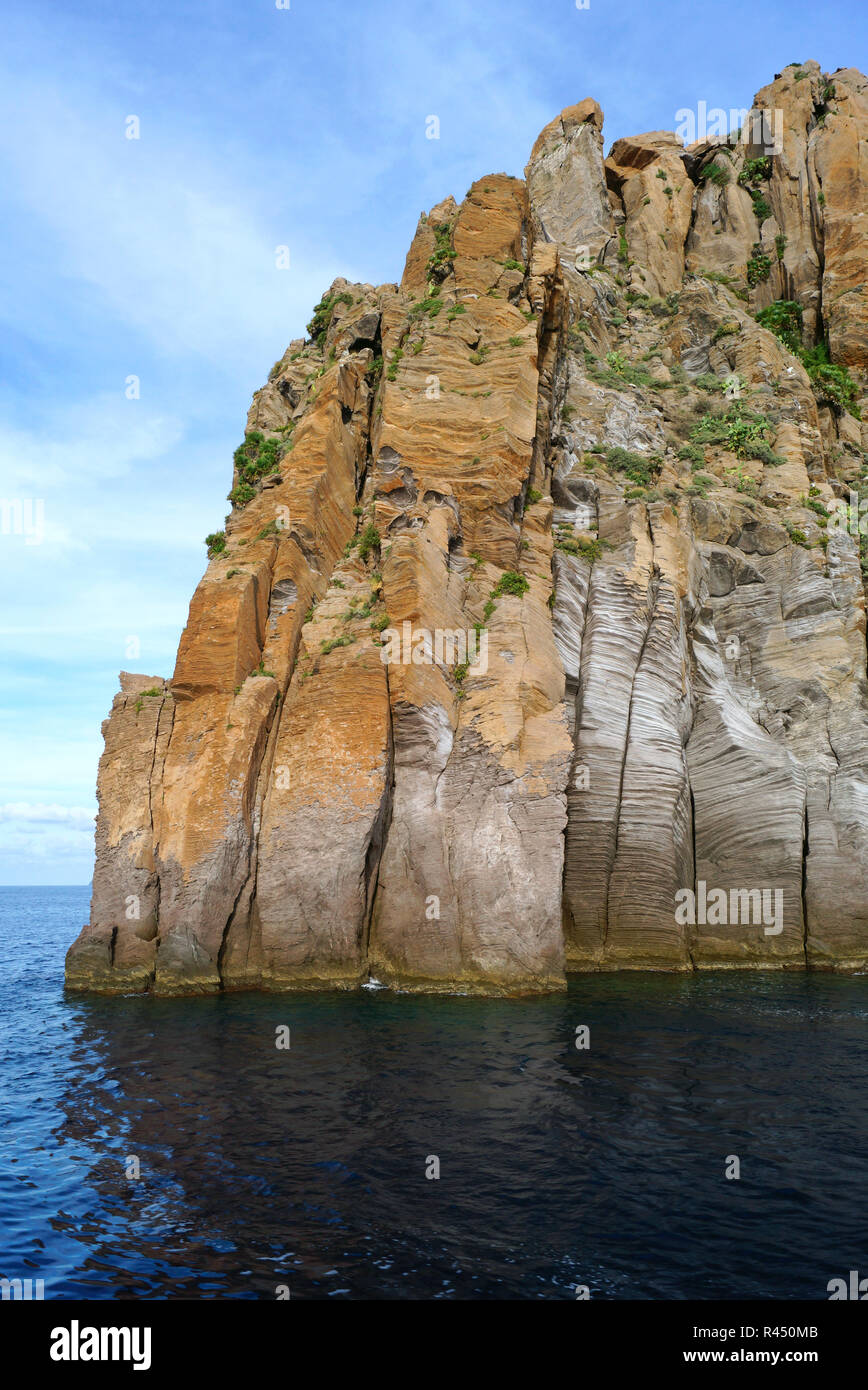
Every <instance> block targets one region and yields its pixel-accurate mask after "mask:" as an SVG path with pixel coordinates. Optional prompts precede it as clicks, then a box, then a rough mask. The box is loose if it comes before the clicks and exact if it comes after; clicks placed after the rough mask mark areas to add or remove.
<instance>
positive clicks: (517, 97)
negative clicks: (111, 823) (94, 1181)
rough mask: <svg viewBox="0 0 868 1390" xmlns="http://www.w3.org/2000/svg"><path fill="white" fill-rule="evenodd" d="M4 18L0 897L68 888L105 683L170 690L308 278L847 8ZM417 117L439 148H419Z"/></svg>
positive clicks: (0, 71) (186, 12) (827, 52)
mask: <svg viewBox="0 0 868 1390" xmlns="http://www.w3.org/2000/svg"><path fill="white" fill-rule="evenodd" d="M5 12H6V19H5V21H4V29H5V34H4V42H3V45H2V50H0V199H2V202H3V215H2V228H3V239H4V242H5V246H4V254H3V255H2V257H0V316H2V332H0V497H3V498H6V499H11V500H14V499H18V500H19V501H21V502H22V504H23V506H24V511H23V513H22V526H21V533H20V534H19V533H18V532H17V530H16V523H15V517H14V513H10V519H9V521H8V522H7V524H6V526H5V531H4V533H2V534H0V583H2V592H3V593H4V595H5V603H4V605H3V611H2V614H0V644H2V653H3V658H4V659H3V661H2V666H0V680H2V689H0V883H18V884H26V883H86V882H88V881H89V879H90V876H91V868H92V854H93V850H92V817H93V814H94V811H95V807H96V801H95V781H96V766H97V760H98V758H99V754H100V751H101V746H102V744H101V736H100V723H101V720H102V719H103V718H104V717H105V716H106V714H107V713H108V710H109V707H110V705H111V700H112V696H113V695H114V693H115V691H116V689H117V673H118V671H119V670H120V669H121V668H127V669H131V670H138V671H144V672H147V673H148V674H152V675H170V674H171V671H172V668H173V665H174V656H175V650H176V647H177V642H178V637H179V635H180V632H181V628H182V627H183V624H184V621H185V618H186V613H187V605H188V603H189V600H190V596H191V594H192V592H193V589H194V587H195V585H196V582H197V580H198V579H199V576H200V574H201V572H202V568H203V564H204V558H205V556H204V547H203V545H202V538H203V537H204V536H205V535H206V534H207V532H209V531H212V530H215V529H219V527H220V526H221V525H222V522H223V517H224V515H225V513H226V511H227V506H228V504H227V503H226V501H225V495H226V492H227V491H228V488H229V485H230V480H231V455H232V450H233V448H234V447H235V445H236V444H237V443H238V442H239V440H240V438H241V435H242V430H243V425H244V419H245V414H246V411H247V407H248V404H249V401H250V397H251V394H252V392H253V391H254V390H255V389H256V388H257V387H258V386H260V385H261V384H262V382H263V381H264V379H265V377H266V375H267V373H268V370H269V368H270V367H271V364H272V363H273V362H274V360H275V359H276V358H278V357H279V356H280V355H281V354H282V352H283V350H284V348H285V346H286V344H287V343H288V342H289V341H290V339H291V338H294V337H298V336H300V335H301V334H302V333H303V331H304V325H305V323H306V321H307V319H308V318H309V317H310V311H311V309H312V307H313V305H314V304H315V302H316V301H317V299H318V298H319V297H320V295H321V294H322V292H323V291H324V290H325V289H326V288H327V286H328V285H329V283H330V281H331V280H332V279H333V278H334V277H335V276H336V275H346V276H347V277H348V278H349V279H351V280H369V281H371V282H373V283H375V284H377V283H382V282H384V281H390V280H396V279H398V278H399V277H400V274H401V270H402V267H403V263H404V256H405V254H406V250H407V246H408V244H409V241H410V238H411V236H412V233H413V230H414V227H415V224H416V220H417V217H418V215H419V213H420V211H421V210H422V209H427V208H429V207H431V206H432V205H433V204H434V203H435V202H438V201H439V200H440V199H441V198H442V197H444V196H445V195H446V194H447V193H453V194H454V195H455V196H456V197H457V198H460V197H462V196H463V194H464V192H465V191H466V189H467V188H468V186H469V185H470V183H471V182H472V181H473V180H474V179H476V178H479V177H481V176H482V175H484V174H486V173H490V172H496V171H499V170H505V171H506V172H508V173H512V174H521V172H522V168H523V166H524V164H525V161H526V159H527V156H528V154H529V152H530V148H531V145H532V144H533V141H534V139H535V137H536V135H537V133H538V132H539V130H540V129H541V128H542V126H543V125H545V124H546V123H547V122H548V121H549V120H550V119H551V118H552V117H553V116H555V115H556V114H557V113H558V111H560V110H561V109H562V108H563V107H564V106H566V105H569V104H572V103H573V102H576V101H580V100H581V99H582V98H583V97H585V96H588V95H590V96H594V97H596V99H597V100H598V101H599V102H600V104H601V105H602V107H603V110H604V112H605V114H606V127H605V137H606V146H607V148H608V146H609V145H610V144H611V143H612V141H613V140H615V139H616V138H617V137H618V136H620V135H627V134H631V133H636V132H640V131H645V130H655V129H661V128H662V129H672V128H673V127H674V125H675V122H676V114H675V113H676V112H677V111H678V110H679V109H680V108H682V107H693V106H695V105H696V103H697V102H699V101H700V100H703V101H706V102H707V104H708V106H709V107H712V106H721V107H724V108H725V109H729V108H731V107H741V106H747V105H749V104H750V101H751V98H752V96H753V94H754V92H755V91H756V90H757V89H758V88H759V87H761V86H763V85H765V83H766V82H768V81H771V79H772V77H773V75H774V73H775V72H776V71H780V70H781V68H782V67H784V66H785V65H786V64H787V63H790V62H803V61H806V60H807V59H809V58H816V59H817V60H818V61H819V62H820V63H821V64H822V66H823V67H824V68H827V69H830V70H831V69H834V68H836V67H846V66H856V67H860V68H861V69H862V71H865V69H866V65H868V52H866V49H868V44H866V38H868V23H866V12H868V11H866V6H865V4H864V0H838V3H834V2H832V3H830V0H824V3H822V4H817V3H816V0H813V2H812V3H807V0H806V2H805V3H800V0H786V3H783V2H782V0H767V3H765V4H763V5H761V6H760V5H757V4H756V3H743V0H728V2H727V4H725V5H719V6H716V5H715V6H712V5H702V4H699V3H696V0H683V2H681V0H657V3H648V0H590V4H589V7H588V8H587V9H581V10H580V9H578V8H577V7H576V4H575V0H535V3H526V0H525V3H513V0H498V3H494V2H493V0H475V2H474V3H472V4H471V3H458V0H427V2H426V3H421V4H420V3H404V4H398V3H397V0H391V3H381V2H380V0H366V3H350V2H349V0H291V5H290V8H289V9H278V8H277V7H276V5H275V3H274V0H209V3H203V2H202V0H199V3H185V0H157V2H156V3H148V0H141V2H140V3H137V4H132V5H126V4H118V3H117V0H91V3H87V2H86V0H84V2H83V0H77V3H73V4H68V5H63V6H50V7H49V6H34V5H33V4H32V3H31V0H28V3H21V4H17V3H15V0H7V3H6V7H5ZM430 115H436V116H438V118H439V121H440V138H439V140H430V139H426V135H425V131H426V119H427V117H429V116H430ZM130 116H137V117H138V119H139V123H140V138H139V139H138V140H129V139H127V138H126V135H125V130H126V124H127V118H128V117H130ZM278 246H288V247H289V252H290V255H289V260H290V265H289V269H278V268H277V265H276V257H275V248H276V247H278ZM131 376H136V377H138V378H139V382H140V388H139V390H140V395H139V399H128V397H127V394H126V382H127V380H128V378H129V377H131ZM39 503H42V505H43V508H44V528H43V530H42V534H41V539H40V543H38V544H33V543H28V542H29V541H30V542H33V541H34V540H36V539H37V536H35V535H31V536H29V537H28V536H27V535H26V534H24V532H25V531H26V529H27V523H28V511H27V506H28V505H29V506H30V507H31V509H32V510H31V511H30V513H29V516H30V518H31V520H32V521H33V523H34V524H37V525H38V517H39V509H38V504H39ZM131 641H134V642H137V643H138V652H139V654H138V655H137V656H133V655H131V654H130V653H131V652H132V651H134V650H135V646H134V645H132V646H131V645H130V644H131Z"/></svg>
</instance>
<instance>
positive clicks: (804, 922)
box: [802, 785, 810, 970]
mask: <svg viewBox="0 0 868 1390" xmlns="http://www.w3.org/2000/svg"><path fill="white" fill-rule="evenodd" d="M808 835H809V830H808V788H807V785H806V786H805V808H804V812H803V819H802V952H803V954H804V958H805V969H806V970H807V968H808V855H809V853H810V844H809V839H808Z"/></svg>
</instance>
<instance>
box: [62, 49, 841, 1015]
mask: <svg viewBox="0 0 868 1390" xmlns="http://www.w3.org/2000/svg"><path fill="white" fill-rule="evenodd" d="M866 101H868V83H866V79H865V78H863V77H862V76H861V75H860V74H859V73H857V72H855V71H854V70H852V69H847V70H844V71H841V72H838V73H835V74H832V75H831V76H829V75H825V74H823V73H822V72H821V71H820V69H819V67H818V65H817V64H815V63H806V64H805V65H804V66H803V67H802V68H795V67H790V68H787V69H785V70H784V72H783V73H782V74H781V75H780V76H778V77H777V78H776V79H775V81H774V82H773V83H772V84H771V85H770V86H769V87H767V88H765V89H763V91H762V92H760V93H759V94H758V96H757V98H756V101H755V107H754V109H753V111H752V112H751V113H750V119H749V120H748V121H747V122H746V126H745V132H743V134H744V138H743V139H738V140H737V139H733V140H731V141H727V140H724V139H721V138H720V137H717V138H715V139H710V140H709V139H706V140H703V141H701V142H699V143H697V144H694V145H692V146H690V147H689V148H684V147H683V146H682V145H681V144H680V142H679V140H678V139H677V138H676V136H675V135H673V134H670V133H668V132H660V131H656V132H652V133H650V134H644V135H639V136H636V137H632V138H630V139H622V140H619V141H617V142H616V144H615V145H614V146H613V148H612V150H611V152H610V154H609V156H608V157H607V158H604V155H603V141H602V125H603V116H602V112H601V111H600V108H599V106H598V105H597V104H596V102H594V101H591V100H586V101H583V102H581V103H580V104H579V105H577V106H573V107H569V108H567V110H565V111H564V112H562V113H561V115H560V116H559V117H558V118H557V119H556V120H555V121H553V122H552V123H551V124H550V125H549V126H547V127H546V129H545V130H544V131H543V132H542V134H541V135H540V137H539V139H538V140H537V142H536V145H535V146H534V149H533V151H532V154H531V158H530V162H529V164H528V167H527V169H526V171H525V178H524V180H519V179H516V178H510V177H507V176H506V175H503V174H498V175H491V176H489V177H487V178H483V179H480V180H479V181H478V182H477V183H475V184H474V185H473V186H472V187H471V189H470V190H469V192H468V194H467V196H466V198H465V199H464V201H463V202H462V203H461V204H457V203H455V201H454V200H453V199H451V198H448V199H446V200H445V201H444V202H442V203H440V204H439V205H438V206H437V207H435V208H434V209H432V210H431V212H430V213H428V214H427V215H423V217H422V218H421V219H420V222H419V225H418V227H417V230H416V235H415V237H414V239H413V242H412V245H411V247H410V250H409V252H408V255H407V261H406V265H405V267H404V272H403V276H402V279H401V282H400V284H391V285H382V286H379V287H374V286H371V285H355V284H349V283H348V282H346V281H344V280H338V281H335V283H334V284H333V285H332V286H331V288H330V290H329V291H328V293H327V294H326V295H325V296H324V298H323V300H322V301H321V302H320V304H319V305H318V306H317V308H316V310H315V312H314V317H313V319H312V320H311V323H310V325H309V327H308V332H309V335H310V336H309V337H308V338H307V339H299V340H297V341H295V342H293V343H291V344H290V347H289V348H288V349H287V351H286V353H285V354H284V356H283V358H281V359H280V361H279V362H277V363H275V366H274V368H273V370H272V372H271V374H270V377H269V380H268V382H267V383H266V385H265V386H264V387H263V389H262V390H261V391H259V392H258V393H257V394H256V396H255V398H254V401H253V405H252V407H251V410H250V414H249V417H248V423H247V430H246V432H245V437H244V441H243V443H242V445H241V446H240V447H239V449H238V450H237V452H236V456H235V469H234V476H233V486H232V491H231V493H230V500H231V502H232V511H231V513H230V515H229V516H228V517H227V522H226V528H225V531H224V532H221V533H219V534H217V535H214V536H211V537H209V538H208V551H209V564H208V568H207V571H206V573H205V576H204V577H203V579H202V582H201V584H200V585H199V588H198V589H197V591H196V593H195V594H194V596H193V600H192V603H191V606H190V615H189V619H188V623H187V626H186V628H185V630H184V633H183V635H182V638H181V643H180V648H179V652H178V658H177V663H176V667H175V672H174V675H173V676H172V678H171V679H170V680H168V681H163V680H162V679H159V678H155V677H149V676H130V675H128V674H126V673H123V674H122V676H121V693H120V694H119V695H118V696H117V697H116V698H115V702H114V705H113V708H112V712H111V716H110V718H109V719H108V720H107V721H106V724H105V725H104V734H105V743H106V746H105V752H104V754H103V758H102V760H101V763H100V770H99V783H98V795H99V817H98V821H97V841H96V846H97V863H96V869H95V873H94V892H93V904H92V912H91V921H90V923H89V924H88V926H86V927H85V928H84V930H83V931H82V934H81V936H80V937H79V938H78V940H77V941H76V942H75V943H74V944H73V946H72V947H71V948H70V951H69V954H68V957H67V983H68V985H69V986H70V987H71V988H76V989H97V990H106V991H130V990H148V989H150V990H153V991H155V992H156V993H160V994H178V993H189V992H197V991H198V992H210V991H215V990H219V989H244V988H247V989H251V988H255V989H271V990H278V989H314V988H353V987H357V986H358V985H360V984H362V983H365V982H366V981H367V980H368V979H369V978H371V977H374V978H376V979H377V980H379V981H381V982H382V983H385V984H389V985H392V986H394V987H397V988H402V989H425V990H435V991H436V990H439V991H444V990H450V991H454V990H466V991H480V992H489V993H523V992H530V991H539V990H552V989H558V988H562V987H563V985H564V982H565V974H566V972H568V971H570V970H614V969H624V968H633V969H665V970H690V969H700V968H738V967H770V968H771V967H774V968H804V967H806V966H808V967H814V968H839V969H852V968H864V967H865V966H866V964H868V888H866V884H865V876H864V865H865V863H866V862H868V686H866V645H865V590H864V574H863V567H864V568H868V559H866V557H865V546H866V540H865V537H864V536H863V535H861V533H860V530H859V519H860V516H861V515H862V512H861V510H860V509H861V507H862V498H861V497H860V483H859V479H860V478H861V476H862V474H863V473H864V472H865V466H866V462H868V455H866V453H865V450H866V449H868V435H866V433H865V432H864V426H863V424H862V418H861V417H862V413H863V411H862V408H861V407H866V406H868V397H866V371H868V360H866V352H868V323H866V303H865V270H866V262H868V252H866V241H865V237H866V229H865V226H864V221H865V208H866V205H868V200H866V193H868V168H866V164H865V148H866V139H868V107H866ZM761 112H773V113H774V116H773V120H772V129H773V131H774V132H775V133H776V136H778V137H779V138H777V140H776V143H775V144H774V147H772V146H766V145H765V144H762V143H760V144H757V143H756V140H757V138H758V137H757V136H756V130H757V129H758V128H760V127H758V125H757V123H756V121H755V120H754V117H755V116H756V115H757V114H758V113H761ZM863 530H868V524H866V525H864V526H863ZM860 547H861V548H862V551H861V553H860Z"/></svg>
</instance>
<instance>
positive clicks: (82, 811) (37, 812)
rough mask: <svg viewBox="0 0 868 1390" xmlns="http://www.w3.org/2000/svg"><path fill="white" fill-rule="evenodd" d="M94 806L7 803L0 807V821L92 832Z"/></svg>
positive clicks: (23, 802)
mask: <svg viewBox="0 0 868 1390" xmlns="http://www.w3.org/2000/svg"><path fill="white" fill-rule="evenodd" d="M95 815H96V807H95V806H58V805H56V804H52V805H46V804H44V803H41V802H28V801H7V802H6V804H5V805H2V806H0V821H35V822H37V823H39V824H44V825H47V824H63V825H66V826H68V827H69V828H70V829H75V830H84V831H88V832H90V833H92V832H93V818H94V816H95Z"/></svg>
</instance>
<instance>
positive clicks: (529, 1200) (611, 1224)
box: [0, 888, 868, 1299]
mask: <svg viewBox="0 0 868 1390" xmlns="http://www.w3.org/2000/svg"><path fill="white" fill-rule="evenodd" d="M88 898H89V890H88V889H86V888H45V889H36V888H0V1022H2V1072H0V1075H2V1104H0V1181H2V1193H0V1197H2V1201H0V1275H2V1276H4V1277H6V1278H10V1279H11V1278H16V1277H18V1278H23V1279H27V1278H31V1279H43V1280H44V1281H45V1297H46V1298H47V1299H72V1298H87V1299H127V1298H138V1299H174V1298H209V1299H225V1298H246V1299H256V1298H264V1299H274V1298H275V1297H278V1296H279V1295H278V1290H282V1291H283V1292H282V1294H281V1295H280V1296H284V1297H285V1296H286V1292H288V1293H289V1295H290V1296H291V1297H292V1298H339V1299H386V1298H403V1299H432V1298H436V1299H501V1298H516V1299H574V1298H575V1297H576V1287H577V1286H585V1287H587V1289H588V1290H589V1292H590V1295H591V1297H592V1298H601V1299H631V1298H632V1299H636V1298H639V1299H685V1298H701V1299H709V1298H739V1299H751V1298H779V1299H792V1298H808V1299H826V1298H827V1297H828V1294H827V1291H826V1286H827V1283H828V1281H829V1280H830V1279H832V1278H837V1277H845V1278H846V1276H847V1272H848V1271H849V1270H851V1269H858V1270H860V1271H861V1273H862V1274H863V1275H864V1274H868V1218H866V1202H865V1185H866V1173H868V1107H866V1095H868V1084H866V1083H868V1032H866V1023H868V977H864V976H859V977H846V976H841V977H837V976H831V975H820V974H792V975H790V974H787V975H784V974H769V975H762V974H751V973H739V974H735V973H729V974H727V973H721V974H713V975H711V974H703V975H700V976H698V977H684V976H664V975H655V976H652V975H639V974H637V975H620V976H617V975H614V976H584V977H578V978H576V979H575V980H574V982H573V983H572V984H571V986H570V989H569V992H568V993H567V994H566V995H561V996H552V997H549V998H544V999H533V1000H480V999H470V998H424V997H415V996H410V995H395V994H392V993H389V992H387V991H384V990H363V991H360V992H358V993H352V994H316V995H297V996H296V995H280V996H274V995H271V996H256V995H229V996H226V997H218V998H212V999H207V998H206V999H189V1000H183V999H182V1000H157V999H153V998H149V997H135V996H129V997H126V998H109V999H101V998H85V997H81V996H69V997H67V996H65V995H64V992H63V956H64V951H65V949H66V947H67V946H68V945H69V943H70V942H71V941H72V940H73V938H74V937H75V935H76V934H77V932H78V930H79V928H80V926H81V924H82V923H83V922H84V921H85V919H86V917H87V911H88ZM582 1026H585V1027H587V1028H588V1029H589V1030H590V1034H589V1043H590V1045H589V1047H588V1048H587V1049H581V1050H580V1049H579V1048H577V1047H576V1040H577V1033H576V1030H577V1028H581V1027H582ZM285 1029H289V1034H288V1041H289V1046H288V1047H285V1048H278V1047H277V1046H276V1042H277V1040H278V1038H279V1037H281V1036H283V1037H284V1038H285V1037H286V1036H287V1035H286V1034H285V1032H284V1033H282V1034H281V1033H280V1032H279V1031H278V1030H285ZM733 1159H737V1160H738V1165H739V1169H740V1176H739V1177H738V1178H727V1176H726V1173H727V1170H729V1171H730V1172H732V1171H734V1168H735V1165H734V1164H733V1162H732V1160H733ZM438 1169H439V1176H428V1174H432V1175H433V1174H435V1173H436V1172H437V1171H438Z"/></svg>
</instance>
